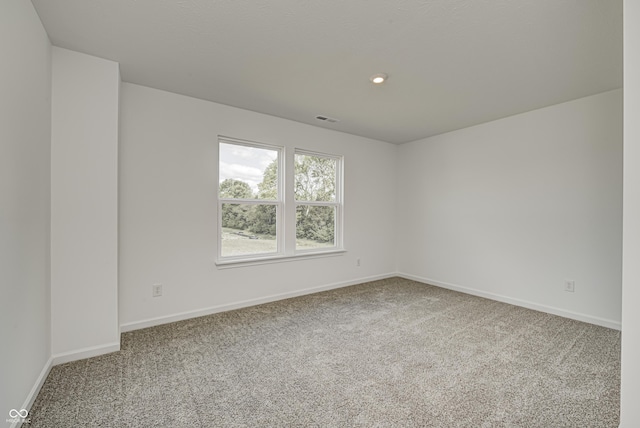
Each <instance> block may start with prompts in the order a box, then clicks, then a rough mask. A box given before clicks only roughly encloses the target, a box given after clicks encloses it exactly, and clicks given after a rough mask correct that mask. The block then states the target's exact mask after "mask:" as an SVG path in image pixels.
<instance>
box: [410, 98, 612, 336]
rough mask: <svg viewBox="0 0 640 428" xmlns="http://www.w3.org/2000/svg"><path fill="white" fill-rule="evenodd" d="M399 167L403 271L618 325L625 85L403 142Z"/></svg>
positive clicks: (456, 286)
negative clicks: (570, 288)
mask: <svg viewBox="0 0 640 428" xmlns="http://www.w3.org/2000/svg"><path fill="white" fill-rule="evenodd" d="M399 165H401V167H400V168H399V178H398V182H399V183H400V186H399V194H398V198H399V203H398V206H399V207H401V208H400V209H399V217H398V225H400V228H399V231H398V240H399V244H398V270H399V272H401V273H403V274H405V275H407V276H409V277H413V278H416V279H420V280H423V281H426V282H430V283H434V284H436V285H442V286H445V287H449V288H454V289H460V290H463V291H467V292H471V293H473V294H478V295H483V296H488V297H491V298H496V299H498V300H503V301H508V302H512V303H517V304H520V305H524V306H528V307H532V308H537V309H543V310H546V311H549V312H552V313H558V314H562V315H565V316H569V317H574V318H577V319H582V320H586V321H590V322H594V323H598V324H602V325H606V326H610V327H616V328H619V325H620V317H621V315H620V307H621V303H620V302H621V281H622V279H621V260H622V255H621V239H622V225H621V222H622V220H621V219H622V92H621V90H615V91H611V92H606V93H602V94H599V95H594V96H591V97H587V98H582V99H579V100H575V101H571V102H568V103H564V104H560V105H555V106H551V107H547V108H543V109H540V110H535V111H531V112H528V113H524V114H520V115H517V116H512V117H508V118H505V119H501V120H497V121H494V122H490V123H486V124H482V125H478V126H474V127H470V128H466V129H462V130H458V131H454V132H450V133H447V134H443V135H439V136H435V137H431V138H428V139H425V140H420V141H416V142H413V143H409V144H405V145H402V146H400V151H399ZM565 279H569V280H574V281H575V288H576V290H575V292H574V293H568V292H565V291H564V290H563V285H564V281H565Z"/></svg>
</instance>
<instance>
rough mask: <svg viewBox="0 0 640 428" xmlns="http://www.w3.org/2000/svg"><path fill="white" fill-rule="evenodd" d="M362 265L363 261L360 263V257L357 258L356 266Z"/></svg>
mask: <svg viewBox="0 0 640 428" xmlns="http://www.w3.org/2000/svg"><path fill="white" fill-rule="evenodd" d="M360 265H361V263H360V258H357V259H356V266H358V267H359V266H360Z"/></svg>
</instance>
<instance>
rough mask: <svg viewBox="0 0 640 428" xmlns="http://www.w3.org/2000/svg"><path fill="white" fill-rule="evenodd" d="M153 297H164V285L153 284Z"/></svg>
mask: <svg viewBox="0 0 640 428" xmlns="http://www.w3.org/2000/svg"><path fill="white" fill-rule="evenodd" d="M151 295H152V296H153V297H160V296H162V284H153V287H152V288H151Z"/></svg>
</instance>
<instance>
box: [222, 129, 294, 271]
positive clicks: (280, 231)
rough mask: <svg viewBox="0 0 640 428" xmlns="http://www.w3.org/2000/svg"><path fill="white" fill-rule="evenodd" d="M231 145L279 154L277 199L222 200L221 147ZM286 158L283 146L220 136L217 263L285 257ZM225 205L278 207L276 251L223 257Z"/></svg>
mask: <svg viewBox="0 0 640 428" xmlns="http://www.w3.org/2000/svg"><path fill="white" fill-rule="evenodd" d="M221 144H231V145H236V146H244V147H253V148H258V149H265V150H274V151H276V152H277V153H278V172H277V180H278V195H277V199H255V198H251V199H245V198H222V197H221V196H220V145H221ZM284 157H285V150H284V147H282V146H276V145H272V144H265V143H259V142H256V141H248V140H240V139H237V138H231V137H225V136H222V135H219V136H218V167H217V170H218V179H217V182H216V183H217V188H216V196H217V208H218V222H217V223H218V228H217V230H218V236H217V241H218V243H217V247H218V252H217V263H224V262H229V263H233V262H240V261H248V260H260V259H269V258H273V257H278V256H282V255H284V248H285V245H284V236H285V235H284V232H285V230H284V216H285V204H284V187H285V183H284ZM223 204H239V205H274V206H275V207H276V251H275V252H268V253H253V254H241V255H236V256H223V255H222V205H223Z"/></svg>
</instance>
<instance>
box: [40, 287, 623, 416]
mask: <svg viewBox="0 0 640 428" xmlns="http://www.w3.org/2000/svg"><path fill="white" fill-rule="evenodd" d="M619 386H620V332H618V331H615V330H611V329H607V328H603V327H598V326H595V325H591V324H586V323H582V322H578V321H573V320H569V319H566V318H561V317H557V316H554V315H549V314H545V313H541V312H536V311H532V310H528V309H524V308H521V307H517V306H512V305H508V304H504V303H499V302H495V301H491V300H487V299H482V298H479V297H474V296H470V295H466V294H462V293H457V292H453V291H450V290H445V289H442V288H438V287H433V286H429V285H425V284H421V283H417V282H414V281H409V280H405V279H400V278H392V279H388V280H382V281H375V282H370V283H366V284H361V285H356V286H352V287H347V288H342V289H338V290H332V291H327V292H323V293H318V294H314V295H309V296H303V297H298V298H294V299H288V300H284V301H280V302H275V303H269V304H264V305H260V306H255V307H251V308H246V309H240V310H235V311H231V312H226V313H221V314H215V315H210V316H206V317H201V318H195V319H191V320H187V321H181V322H177V323H172V324H167V325H162V326H158V327H153V328H148V329H144V330H137V331H134V332H130V333H125V334H123V335H122V350H121V351H120V352H116V353H112V354H108V355H104V356H100V357H96V358H90V359H86V360H82V361H77V362H73V363H68V364H63V365H59V366H56V367H54V368H53V369H52V370H51V373H50V375H49V377H48V378H47V380H46V382H45V384H44V386H43V388H42V390H41V391H40V394H39V395H38V397H37V399H36V401H35V403H34V405H33V407H32V409H31V412H30V413H29V416H30V417H31V422H32V423H31V425H30V426H31V427H56V428H58V427H92V426H100V427H245V426H256V427H272V426H273V427H280V426H288V427H290V426H293V427H307V426H309V427H352V426H362V427H412V426H415V427H474V428H475V427H544V428H549V427H580V428H585V427H617V426H618V419H619Z"/></svg>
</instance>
